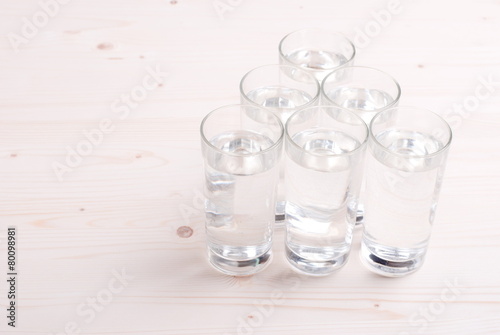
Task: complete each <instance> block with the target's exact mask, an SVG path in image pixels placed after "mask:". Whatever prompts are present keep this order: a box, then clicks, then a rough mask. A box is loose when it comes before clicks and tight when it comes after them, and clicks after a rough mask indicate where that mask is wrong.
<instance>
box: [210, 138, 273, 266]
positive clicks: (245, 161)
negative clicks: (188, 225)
mask: <svg viewBox="0 0 500 335" xmlns="http://www.w3.org/2000/svg"><path fill="white" fill-rule="evenodd" d="M210 142H211V143H212V144H213V145H214V146H216V147H218V148H220V149H221V150H223V151H224V152H227V153H234V154H238V155H234V156H232V155H220V154H215V156H213V157H211V159H208V160H207V164H206V165H207V166H206V167H205V174H206V176H205V177H206V187H205V191H206V198H207V202H206V211H205V212H206V233H207V240H208V246H209V249H210V251H211V252H212V253H214V254H215V256H214V257H212V258H213V259H215V261H216V262H219V263H220V262H222V263H224V262H225V263H226V264H215V265H216V267H219V268H221V267H222V268H226V270H227V269H228V268H231V267H235V268H238V267H240V268H241V270H242V271H245V265H244V264H246V263H248V262H250V263H251V262H252V260H255V259H256V258H258V257H261V261H262V259H263V258H262V255H265V254H266V253H268V252H269V250H270V248H271V240H272V228H273V222H274V211H275V204H276V182H277V180H278V164H276V162H273V159H272V158H271V159H270V158H269V156H266V155H252V154H254V153H258V152H260V151H262V150H265V149H267V148H269V147H270V146H272V145H273V141H272V140H271V139H269V138H267V137H265V136H263V135H260V134H257V133H253V132H247V131H238V132H228V133H223V134H220V135H218V136H216V137H214V138H212V139H211V141H210ZM266 257H267V256H265V257H264V258H265V259H267V258H266ZM238 261H242V262H243V263H238ZM245 261H248V262H246V263H245ZM257 263H258V262H257ZM242 264H243V265H242ZM247 265H248V264H247ZM222 270H224V269H222Z"/></svg>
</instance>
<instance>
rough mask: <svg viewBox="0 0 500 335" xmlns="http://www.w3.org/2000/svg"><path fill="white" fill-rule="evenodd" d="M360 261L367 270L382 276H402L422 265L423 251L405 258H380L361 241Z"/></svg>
mask: <svg viewBox="0 0 500 335" xmlns="http://www.w3.org/2000/svg"><path fill="white" fill-rule="evenodd" d="M359 255H360V258H361V263H363V265H364V266H365V267H366V268H368V270H370V271H372V272H374V273H376V274H378V275H381V276H384V277H403V276H406V275H409V274H411V273H413V272H415V271H417V270H418V269H420V267H421V266H422V264H423V262H424V256H425V254H424V253H420V255H416V257H412V258H407V259H398V260H390V259H387V257H386V258H381V257H380V255H376V254H375V253H374V252H373V250H371V249H370V248H369V247H367V246H366V244H365V242H362V243H361V252H360V253H359Z"/></svg>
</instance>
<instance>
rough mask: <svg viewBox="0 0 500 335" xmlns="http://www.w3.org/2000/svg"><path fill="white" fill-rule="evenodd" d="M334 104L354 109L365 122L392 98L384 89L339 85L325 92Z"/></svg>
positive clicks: (369, 120)
mask: <svg viewBox="0 0 500 335" xmlns="http://www.w3.org/2000/svg"><path fill="white" fill-rule="evenodd" d="M326 94H327V96H328V98H329V99H330V100H332V101H333V102H335V104H337V105H339V106H341V107H344V108H347V109H350V110H353V111H356V112H357V113H358V115H359V116H360V117H361V118H362V119H363V120H364V121H365V122H366V123H367V124H369V123H370V122H371V119H372V118H373V116H375V114H376V113H375V112H377V111H380V110H381V109H383V108H385V107H387V106H388V105H389V104H391V103H392V102H393V101H394V99H393V98H392V97H391V96H390V95H389V94H388V93H387V92H384V91H380V90H375V89H366V88H356V87H341V88H338V89H335V90H332V91H330V92H327V93H326Z"/></svg>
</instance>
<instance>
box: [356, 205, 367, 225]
mask: <svg viewBox="0 0 500 335" xmlns="http://www.w3.org/2000/svg"><path fill="white" fill-rule="evenodd" d="M364 220H365V208H364V207H363V205H362V204H358V210H357V211H356V224H355V225H354V227H355V228H358V227H361V226H363V222H364Z"/></svg>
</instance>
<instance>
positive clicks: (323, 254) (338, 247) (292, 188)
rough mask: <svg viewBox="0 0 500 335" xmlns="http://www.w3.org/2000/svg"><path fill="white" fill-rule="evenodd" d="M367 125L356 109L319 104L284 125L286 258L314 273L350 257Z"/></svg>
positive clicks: (297, 267)
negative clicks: (354, 111)
mask: <svg viewBox="0 0 500 335" xmlns="http://www.w3.org/2000/svg"><path fill="white" fill-rule="evenodd" d="M367 137H368V127H367V126H366V124H365V123H364V122H363V120H362V119H361V118H360V117H359V116H357V115H356V114H354V113H353V112H351V111H349V110H346V109H343V108H339V107H334V106H316V107H310V108H306V109H303V110H300V111H298V112H296V113H295V114H293V115H292V116H291V117H290V118H289V119H288V122H287V124H286V126H285V152H286V155H285V162H286V163H285V185H286V211H285V212H286V215H285V217H286V219H285V221H286V258H287V260H288V262H289V263H290V264H291V265H292V266H293V267H294V269H295V270H297V271H299V272H302V273H305V274H309V275H314V276H322V275H328V274H330V273H332V272H333V271H335V270H337V269H339V268H340V267H342V266H343V265H344V264H345V263H346V261H347V259H348V256H349V251H350V248H351V241H352V230H353V227H354V224H355V221H356V207H357V200H358V194H359V187H360V182H361V177H362V176H361V175H362V170H363V169H362V160H363V157H364V150H365V146H366V141H367Z"/></svg>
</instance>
